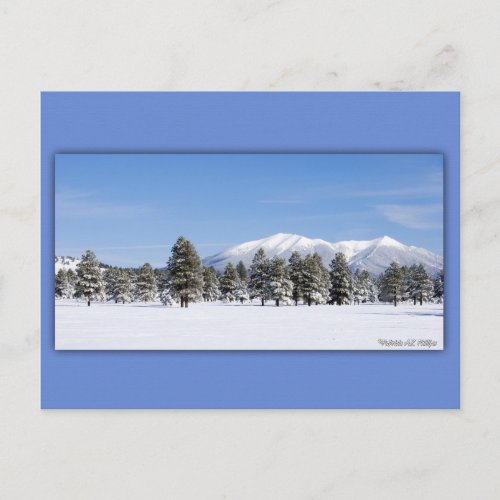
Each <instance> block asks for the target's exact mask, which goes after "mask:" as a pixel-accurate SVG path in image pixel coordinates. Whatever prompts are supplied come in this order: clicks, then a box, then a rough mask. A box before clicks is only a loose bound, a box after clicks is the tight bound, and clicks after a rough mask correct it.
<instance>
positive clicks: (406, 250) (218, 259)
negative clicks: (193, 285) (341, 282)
mask: <svg viewBox="0 0 500 500" xmlns="http://www.w3.org/2000/svg"><path fill="white" fill-rule="evenodd" d="M259 248H263V249H264V251H265V252H266V255H267V257H269V258H272V257H274V256H275V255H278V256H279V257H281V258H284V259H285V260H288V259H289V258H290V255H291V254H292V252H293V251H297V252H299V253H300V254H301V256H302V257H304V256H305V255H306V254H308V253H310V254H313V253H314V252H317V253H318V254H319V255H320V257H321V258H322V260H323V263H324V264H325V266H328V265H329V264H330V262H331V260H332V259H333V257H334V256H335V254H336V253H337V252H342V253H343V254H344V255H345V256H346V258H347V261H348V263H349V267H350V268H351V269H352V270H353V271H355V270H356V269H360V270H363V269H366V270H367V271H368V272H370V273H372V274H379V273H381V272H383V271H384V270H385V269H386V268H387V267H388V266H389V264H390V263H391V262H392V261H395V262H397V263H398V264H399V265H406V266H410V265H412V264H423V265H424V267H425V268H426V270H427V271H428V272H429V273H431V274H435V273H436V272H437V271H439V270H440V269H442V268H443V258H442V257H441V256H440V255H437V254H435V253H433V252H430V251H429V250H426V249H425V248H418V247H415V246H407V245H404V244H403V243H400V242H399V241H396V240H395V239H393V238H390V237H389V236H382V237H380V238H376V239H374V240H368V241H339V242H337V243H329V242H328V241H325V240H321V239H310V238H306V237H305V236H300V235H297V234H287V233H278V234H274V235H272V236H269V237H267V238H262V239H260V240H254V241H248V242H246V243H242V244H241V245H236V246H234V247H231V248H229V249H227V250H224V251H223V252H220V253H218V254H216V255H212V256H210V257H206V258H205V259H203V265H205V266H214V267H215V269H217V270H218V271H223V270H224V268H225V266H226V265H227V264H228V263H229V262H230V263H231V264H233V265H236V264H237V263H238V262H239V261H240V260H241V261H243V263H244V264H245V266H247V267H249V266H250V264H251V263H252V259H253V256H254V255H255V252H256V251H257V250H258V249H259Z"/></svg>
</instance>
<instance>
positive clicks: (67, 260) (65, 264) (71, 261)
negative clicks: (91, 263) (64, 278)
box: [56, 255, 80, 273]
mask: <svg viewBox="0 0 500 500" xmlns="http://www.w3.org/2000/svg"><path fill="white" fill-rule="evenodd" d="M79 262H80V259H76V258H75V257H63V256H60V255H58V256H56V273H57V271H59V269H64V270H65V271H67V270H68V269H72V270H73V271H76V266H77V264H78V263H79Z"/></svg>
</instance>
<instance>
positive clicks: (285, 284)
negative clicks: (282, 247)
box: [269, 255, 293, 307]
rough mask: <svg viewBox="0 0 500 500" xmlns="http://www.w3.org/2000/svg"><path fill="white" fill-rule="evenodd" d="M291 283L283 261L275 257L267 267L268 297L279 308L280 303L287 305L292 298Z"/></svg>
mask: <svg viewBox="0 0 500 500" xmlns="http://www.w3.org/2000/svg"><path fill="white" fill-rule="evenodd" d="M292 293H293V283H292V281H291V280H290V277H289V274H288V269H287V267H286V265H285V261H284V260H283V259H280V258H279V257H278V256H277V255H275V256H274V257H273V258H272V259H271V263H270V266H269V295H270V297H271V299H274V300H275V302H276V306H278V307H279V305H280V301H282V302H285V303H288V302H289V301H290V300H291V298H292Z"/></svg>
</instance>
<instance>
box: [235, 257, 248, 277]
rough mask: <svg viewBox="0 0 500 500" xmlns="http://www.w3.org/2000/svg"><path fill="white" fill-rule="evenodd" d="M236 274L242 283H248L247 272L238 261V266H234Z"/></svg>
mask: <svg viewBox="0 0 500 500" xmlns="http://www.w3.org/2000/svg"><path fill="white" fill-rule="evenodd" d="M236 272H237V273H238V276H239V278H240V280H241V281H242V282H244V283H246V282H247V281H248V271H247V268H246V267H245V264H243V261H241V260H240V261H239V262H238V265H237V266H236Z"/></svg>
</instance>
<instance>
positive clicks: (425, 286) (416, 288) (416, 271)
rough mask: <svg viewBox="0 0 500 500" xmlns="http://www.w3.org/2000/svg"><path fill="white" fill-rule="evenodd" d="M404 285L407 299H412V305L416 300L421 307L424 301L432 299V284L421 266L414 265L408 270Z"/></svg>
mask: <svg viewBox="0 0 500 500" xmlns="http://www.w3.org/2000/svg"><path fill="white" fill-rule="evenodd" d="M405 283H406V290H407V293H408V297H409V298H411V299H413V304H414V305H415V304H416V303H417V300H418V301H419V303H420V305H422V303H423V302H424V301H425V302H428V301H429V300H430V299H431V298H432V296H433V293H434V283H433V282H432V280H431V278H430V277H429V275H428V274H427V272H426V270H425V268H424V266H423V265H422V264H419V265H417V264H414V265H412V266H411V267H410V268H409V270H408V273H407V275H406V281H405Z"/></svg>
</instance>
